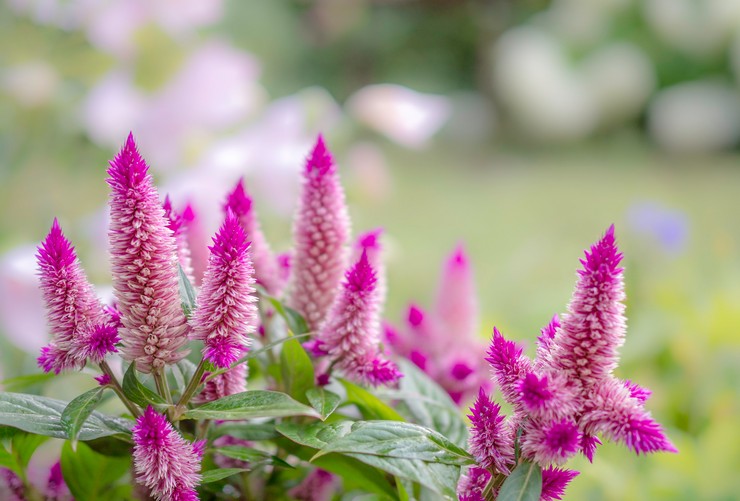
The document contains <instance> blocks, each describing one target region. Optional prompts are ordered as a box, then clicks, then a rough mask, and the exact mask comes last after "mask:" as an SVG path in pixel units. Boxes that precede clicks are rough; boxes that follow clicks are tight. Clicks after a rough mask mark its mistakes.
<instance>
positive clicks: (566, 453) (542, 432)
mask: <svg viewBox="0 0 740 501" xmlns="http://www.w3.org/2000/svg"><path fill="white" fill-rule="evenodd" d="M581 437H582V435H581V431H580V430H579V429H578V425H577V424H576V423H575V422H574V421H573V420H571V419H569V418H563V419H561V420H559V421H552V422H547V423H543V422H541V421H538V420H534V421H528V422H526V423H525V424H524V432H523V433H522V437H521V447H522V456H524V457H526V458H529V459H532V460H534V461H535V462H537V463H539V464H540V465H543V466H544V465H548V464H551V463H555V464H563V463H565V461H567V460H568V459H569V458H570V457H572V456H574V455H575V454H576V453H577V452H578V450H579V448H580V445H581Z"/></svg>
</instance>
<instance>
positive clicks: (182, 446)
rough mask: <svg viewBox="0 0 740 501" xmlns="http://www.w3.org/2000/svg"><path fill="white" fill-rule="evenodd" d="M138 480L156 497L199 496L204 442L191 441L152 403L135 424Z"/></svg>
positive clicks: (170, 498)
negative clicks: (181, 434) (178, 431)
mask: <svg viewBox="0 0 740 501" xmlns="http://www.w3.org/2000/svg"><path fill="white" fill-rule="evenodd" d="M132 432H133V439H134V454H133V457H134V469H135V471H136V473H137V477H136V480H137V481H138V482H139V483H140V484H143V485H145V486H146V487H148V488H149V490H150V491H151V495H152V497H154V498H155V499H157V500H187V501H191V500H192V501H195V500H197V499H198V496H197V493H196V491H195V487H196V486H197V485H198V484H199V483H200V478H201V477H200V474H199V473H200V461H201V456H202V454H203V446H204V444H205V442H196V443H190V442H188V441H186V440H185V439H184V438H182V437H181V436H180V435H179V434H178V433H177V431H176V430H175V429H174V428H173V427H172V425H171V424H170V423H169V422H168V421H167V419H166V418H165V417H164V416H163V415H161V414H158V413H157V412H156V411H155V410H154V409H153V408H152V407H151V406H149V407H147V409H146V411H145V412H144V414H142V415H141V416H140V417H139V418H138V419H137V420H136V424H135V425H134V427H133V429H132Z"/></svg>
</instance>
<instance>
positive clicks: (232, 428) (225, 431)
mask: <svg viewBox="0 0 740 501" xmlns="http://www.w3.org/2000/svg"><path fill="white" fill-rule="evenodd" d="M224 435H229V436H232V437H234V438H240V439H242V440H252V441H260V440H270V439H272V438H276V437H279V436H280V434H279V433H278V432H277V431H276V430H275V425H274V424H271V423H223V424H220V425H218V426H214V427H213V428H211V433H210V436H211V438H218V437H221V436H224Z"/></svg>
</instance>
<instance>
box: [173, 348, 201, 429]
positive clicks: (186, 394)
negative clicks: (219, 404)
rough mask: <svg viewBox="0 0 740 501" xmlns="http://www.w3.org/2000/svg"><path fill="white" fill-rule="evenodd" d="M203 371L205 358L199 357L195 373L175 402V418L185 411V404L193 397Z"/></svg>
mask: <svg viewBox="0 0 740 501" xmlns="http://www.w3.org/2000/svg"><path fill="white" fill-rule="evenodd" d="M205 371H206V359H205V358H201V359H200V363H199V364H198V367H197V368H196V369H195V374H193V377H192V378H191V379H190V382H188V385H187V387H186V388H185V391H183V392H182V396H181V397H180V400H179V401H178V402H177V407H176V408H175V419H177V418H178V417H179V416H180V415H181V414H182V413H183V412H185V406H186V405H188V402H189V401H190V399H191V398H192V397H193V394H195V391H196V390H197V389H198V387H199V386H200V380H201V379H202V378H203V373H204V372H205Z"/></svg>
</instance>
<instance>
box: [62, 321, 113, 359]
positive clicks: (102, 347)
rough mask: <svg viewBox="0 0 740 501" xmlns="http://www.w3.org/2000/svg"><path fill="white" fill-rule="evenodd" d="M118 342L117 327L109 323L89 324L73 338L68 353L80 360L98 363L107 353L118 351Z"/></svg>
mask: <svg viewBox="0 0 740 501" xmlns="http://www.w3.org/2000/svg"><path fill="white" fill-rule="evenodd" d="M118 342H120V338H119V337H118V327H115V326H113V325H111V324H96V325H91V326H88V327H87V328H86V329H84V330H83V331H81V332H80V333H79V335H78V336H77V337H76V338H75V340H74V342H73V343H72V349H71V350H70V353H71V354H73V356H74V357H76V358H79V359H81V360H85V359H90V361H92V362H95V363H100V362H102V361H103V359H105V356H106V355H107V354H108V353H115V352H118V349H116V344H117V343H118Z"/></svg>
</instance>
